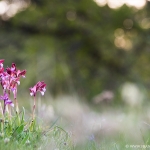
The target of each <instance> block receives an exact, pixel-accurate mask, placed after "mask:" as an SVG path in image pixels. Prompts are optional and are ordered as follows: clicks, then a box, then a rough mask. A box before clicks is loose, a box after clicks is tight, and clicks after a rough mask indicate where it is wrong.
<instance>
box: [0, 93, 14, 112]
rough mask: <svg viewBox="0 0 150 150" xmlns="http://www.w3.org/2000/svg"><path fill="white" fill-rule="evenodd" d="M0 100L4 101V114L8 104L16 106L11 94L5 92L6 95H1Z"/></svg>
mask: <svg viewBox="0 0 150 150" xmlns="http://www.w3.org/2000/svg"><path fill="white" fill-rule="evenodd" d="M0 100H3V101H4V109H3V114H5V111H6V105H10V106H12V107H14V104H13V102H12V100H10V99H9V95H8V94H7V93H4V95H1V96H0Z"/></svg>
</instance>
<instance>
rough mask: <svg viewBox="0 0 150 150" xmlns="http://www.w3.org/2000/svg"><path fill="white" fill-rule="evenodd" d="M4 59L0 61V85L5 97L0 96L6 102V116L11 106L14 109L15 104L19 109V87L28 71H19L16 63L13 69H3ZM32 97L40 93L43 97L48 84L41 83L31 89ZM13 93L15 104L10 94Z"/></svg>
mask: <svg viewBox="0 0 150 150" xmlns="http://www.w3.org/2000/svg"><path fill="white" fill-rule="evenodd" d="M3 63H4V59H1V60H0V83H1V86H2V89H3V95H1V96H0V100H3V101H4V108H3V114H5V111H6V106H7V105H11V106H12V107H14V102H15V106H16V109H18V102H17V87H18V85H20V78H21V77H23V78H25V75H26V70H22V71H21V70H18V69H17V67H16V64H15V63H12V65H11V67H10V68H9V67H7V68H6V69H4V67H3ZM29 90H30V95H31V96H34V97H35V96H36V93H37V92H38V91H39V92H41V94H42V95H44V92H45V91H46V84H45V83H44V81H39V82H38V83H37V84H36V85H35V86H33V87H31V88H29ZM11 92H12V93H13V96H14V102H13V101H12V100H11V99H10V94H11Z"/></svg>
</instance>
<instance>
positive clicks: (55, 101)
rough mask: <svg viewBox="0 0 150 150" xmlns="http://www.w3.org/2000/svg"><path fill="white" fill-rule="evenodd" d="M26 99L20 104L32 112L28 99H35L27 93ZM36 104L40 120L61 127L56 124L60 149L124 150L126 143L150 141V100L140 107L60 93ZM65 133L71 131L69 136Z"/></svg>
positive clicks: (49, 138)
mask: <svg viewBox="0 0 150 150" xmlns="http://www.w3.org/2000/svg"><path fill="white" fill-rule="evenodd" d="M23 99H24V100H23V101H22V102H21V103H20V106H21V105H24V106H27V109H28V112H29V114H30V112H31V111H30V105H29V103H28V102H29V101H30V100H31V101H30V102H32V99H30V100H29V99H28V100H29V101H27V99H26V98H25V97H24V98H23ZM25 103H28V104H25ZM37 104H38V107H37V109H38V110H37V119H38V121H39V123H40V124H41V125H44V126H45V127H46V128H49V127H51V125H54V127H55V126H58V127H60V128H57V127H56V128H55V129H56V130H59V131H58V135H56V141H57V140H58V141H57V142H58V143H57V144H60V145H59V146H60V147H59V146H58V145H57V144H56V143H55V144H56V145H57V146H58V147H59V148H58V149H64V150H65V149H68V150H119V149H124V150H125V149H127V148H126V147H125V146H126V145H127V144H128V145H148V144H150V140H149V138H150V136H149V135H150V110H149V105H150V103H148V102H147V104H146V105H144V106H143V105H141V106H138V107H137V106H135V107H133V106H130V105H128V104H125V103H124V105H118V106H116V105H115V104H109V103H108V104H103V103H102V104H99V105H96V106H95V104H92V103H91V104H87V103H85V102H83V100H81V98H80V97H78V96H75V95H60V96H59V97H55V98H54V97H50V96H45V97H42V99H41V98H39V99H38V100H37ZM114 105H115V106H116V107H115V106H114ZM46 128H45V129H46ZM55 129H54V131H55ZM61 132H62V133H61ZM53 134H54V133H53V131H52V132H50V133H49V134H48V136H47V137H46V139H47V140H48V141H50V142H48V141H47V143H48V146H47V147H46V146H45V148H47V150H48V147H50V146H52V145H53V143H52V139H51V137H52V136H53ZM59 134H61V136H59ZM65 134H68V135H69V136H68V138H67V139H66V135H65ZM57 136H58V137H59V138H57ZM65 140H67V141H65ZM62 141H63V144H61V143H62ZM64 143H65V144H64ZM51 144H52V145H51ZM56 145H55V146H56ZM57 146H56V147H57ZM61 146H62V147H61ZM56 149H57V148H56ZM128 149H129V150H130V149H132V148H128Z"/></svg>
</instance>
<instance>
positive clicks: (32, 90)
mask: <svg viewBox="0 0 150 150" xmlns="http://www.w3.org/2000/svg"><path fill="white" fill-rule="evenodd" d="M29 90H30V95H31V96H34V97H35V95H36V93H37V92H38V91H39V92H40V93H41V94H42V95H44V92H45V91H46V84H45V83H44V81H39V82H38V83H37V84H36V85H34V86H33V87H31V88H29Z"/></svg>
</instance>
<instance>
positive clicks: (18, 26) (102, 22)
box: [0, 0, 150, 98]
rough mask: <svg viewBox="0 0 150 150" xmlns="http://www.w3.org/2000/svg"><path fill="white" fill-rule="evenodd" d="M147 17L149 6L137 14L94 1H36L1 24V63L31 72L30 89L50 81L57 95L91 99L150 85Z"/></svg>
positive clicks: (123, 8)
mask: <svg viewBox="0 0 150 150" xmlns="http://www.w3.org/2000/svg"><path fill="white" fill-rule="evenodd" d="M148 17H149V3H148V4H147V6H146V7H145V8H143V9H142V10H136V9H135V8H129V7H127V6H126V5H123V6H122V7H120V8H118V9H110V8H109V7H108V6H104V7H99V6H98V5H97V4H96V3H95V2H94V1H92V0H80V1H78V0H63V1H62V0H51V1H49V0H32V1H31V4H30V6H29V7H28V8H27V9H25V10H24V11H20V12H19V13H17V14H16V15H15V16H14V17H12V18H11V19H9V20H3V19H1V20H0V25H1V28H0V39H1V40H0V48H1V52H2V53H1V54H0V57H1V58H5V59H6V63H7V64H10V63H11V62H12V61H15V62H16V63H19V66H20V67H26V69H27V71H28V74H27V77H28V81H27V82H26V84H25V86H30V85H32V84H34V82H35V81H36V80H45V82H47V84H48V85H49V90H50V91H51V92H52V93H55V94H58V93H61V92H67V93H68V92H69V93H70V92H75V91H77V92H78V93H79V94H81V95H84V96H86V97H88V98H91V97H93V96H94V95H96V94H98V93H100V92H101V91H102V90H105V89H109V90H113V91H115V90H116V89H118V87H119V86H120V85H121V84H122V83H123V82H125V81H134V82H139V83H142V84H145V85H149V84H150V81H149V75H150V70H149V67H148V64H149V63H150V60H149V55H150V52H149V44H150V42H149V38H150V36H149V30H148V29H149V28H150V27H145V26H146V23H144V19H146V18H148ZM145 22H146V20H145ZM147 22H149V19H148V20H147ZM12 56H13V57H12Z"/></svg>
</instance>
